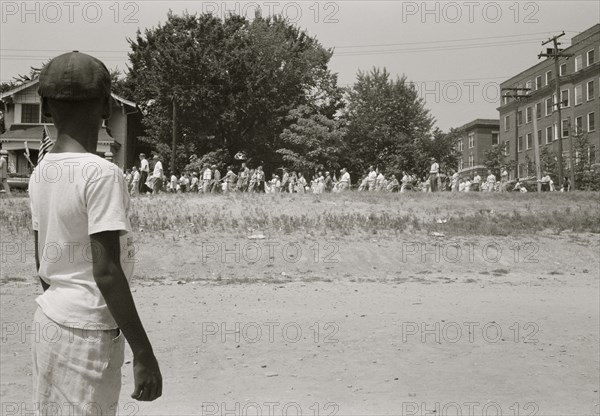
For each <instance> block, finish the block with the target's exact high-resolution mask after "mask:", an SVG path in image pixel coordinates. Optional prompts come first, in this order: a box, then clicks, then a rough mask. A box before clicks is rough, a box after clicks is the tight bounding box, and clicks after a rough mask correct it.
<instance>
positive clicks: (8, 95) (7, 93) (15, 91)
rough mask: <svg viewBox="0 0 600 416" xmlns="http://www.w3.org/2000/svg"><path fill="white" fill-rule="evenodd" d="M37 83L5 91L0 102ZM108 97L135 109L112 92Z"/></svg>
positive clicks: (129, 102)
mask: <svg viewBox="0 0 600 416" xmlns="http://www.w3.org/2000/svg"><path fill="white" fill-rule="evenodd" d="M38 82H40V79H39V78H35V79H32V80H31V81H27V82H25V83H24V84H21V85H19V86H18V87H15V88H13V89H12V90H8V91H5V92H3V93H2V94H0V100H4V99H5V98H8V97H12V96H13V95H15V94H16V93H18V92H20V91H23V90H26V89H27V88H29V87H32V86H34V85H36V84H37V83H38ZM110 96H111V97H112V98H113V99H114V100H116V101H118V102H120V103H122V104H125V105H128V106H129V107H132V108H137V104H136V103H135V102H133V101H129V100H127V99H125V98H123V97H120V96H118V95H117V94H115V93H112V92H111V93H110Z"/></svg>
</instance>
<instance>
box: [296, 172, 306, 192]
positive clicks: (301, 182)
mask: <svg viewBox="0 0 600 416" xmlns="http://www.w3.org/2000/svg"><path fill="white" fill-rule="evenodd" d="M296 190H297V191H298V193H299V194H303V193H305V192H306V178H305V177H304V175H303V174H302V172H298V184H297V185H296Z"/></svg>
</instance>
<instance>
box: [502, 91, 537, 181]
mask: <svg viewBox="0 0 600 416" xmlns="http://www.w3.org/2000/svg"><path fill="white" fill-rule="evenodd" d="M530 90H531V88H502V91H509V94H504V95H503V96H504V97H508V98H513V99H514V100H515V101H516V103H517V108H516V109H515V163H516V165H515V179H517V178H518V177H519V105H520V103H521V100H525V101H527V99H529V91H530ZM521 91H525V94H523V93H521ZM525 111H527V110H525Z"/></svg>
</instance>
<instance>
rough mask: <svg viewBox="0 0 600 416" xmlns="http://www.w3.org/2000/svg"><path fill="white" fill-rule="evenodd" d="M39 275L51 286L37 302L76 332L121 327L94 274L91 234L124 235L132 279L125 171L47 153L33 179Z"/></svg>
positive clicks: (83, 157) (126, 268)
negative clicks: (118, 233)
mask: <svg viewBox="0 0 600 416" xmlns="http://www.w3.org/2000/svg"><path fill="white" fill-rule="evenodd" d="M29 197H30V202H31V217H32V222H33V229H34V230H36V231H37V232H38V253H39V259H40V269H39V276H40V277H41V278H42V279H43V280H44V281H45V282H46V283H48V284H49V285H50V287H49V288H48V290H46V291H45V292H44V293H43V294H42V295H40V296H38V298H37V299H36V302H37V303H38V304H39V306H40V308H41V309H42V311H43V312H44V313H45V314H46V315H47V316H48V317H49V318H50V319H52V320H53V321H55V322H58V323H59V324H61V325H64V326H67V327H72V328H84V329H90V330H97V329H101V330H106V329H114V328H117V324H116V323H115V321H114V319H113V317H112V315H111V313H110V311H109V310H108V307H107V306H106V302H105V300H104V297H103V296H102V294H101V293H100V290H99V289H98V286H97V285H96V281H95V280H94V276H93V272H92V265H93V263H92V260H93V259H92V246H91V242H90V235H91V234H95V233H99V232H102V231H120V242H121V252H120V254H121V257H120V262H121V267H122V268H123V272H124V273H125V276H126V278H127V280H129V279H130V278H131V276H132V275H133V266H134V261H135V259H134V254H135V250H134V246H133V237H132V235H131V234H130V231H131V225H130V223H129V219H128V213H129V206H130V200H129V194H128V192H127V188H126V185H125V181H124V180H123V171H122V170H121V169H119V168H118V167H117V166H116V165H114V164H113V163H111V162H108V161H107V160H105V159H102V158H101V157H99V156H96V155H93V154H91V153H48V154H46V156H45V157H44V159H42V161H41V162H40V164H39V165H38V166H37V167H36V168H35V170H34V172H33V174H32V176H31V178H30V180H29Z"/></svg>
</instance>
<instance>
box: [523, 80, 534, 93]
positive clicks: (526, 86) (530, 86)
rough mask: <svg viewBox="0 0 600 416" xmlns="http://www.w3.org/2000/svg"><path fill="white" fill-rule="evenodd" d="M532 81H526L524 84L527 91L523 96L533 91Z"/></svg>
mask: <svg viewBox="0 0 600 416" xmlns="http://www.w3.org/2000/svg"><path fill="white" fill-rule="evenodd" d="M532 87H533V81H527V82H526V83H525V88H527V91H525V94H531V90H532V89H533V88H532Z"/></svg>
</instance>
